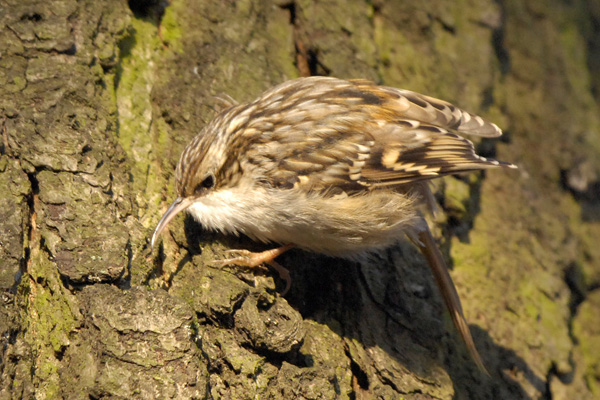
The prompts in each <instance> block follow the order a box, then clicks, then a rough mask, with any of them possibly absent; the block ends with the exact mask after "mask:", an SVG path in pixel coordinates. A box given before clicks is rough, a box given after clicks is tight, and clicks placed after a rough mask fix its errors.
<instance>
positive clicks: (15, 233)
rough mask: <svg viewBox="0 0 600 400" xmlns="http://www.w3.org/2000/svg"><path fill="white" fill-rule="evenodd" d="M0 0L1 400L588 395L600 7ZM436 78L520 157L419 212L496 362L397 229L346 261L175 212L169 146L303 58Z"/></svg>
mask: <svg viewBox="0 0 600 400" xmlns="http://www.w3.org/2000/svg"><path fill="white" fill-rule="evenodd" d="M163 3H164V2H159V1H146V2H144V1H133V0H131V1H130V2H129V4H127V3H126V2H124V1H117V0H110V1H108V0H107V1H91V0H87V1H85V0H84V1H74V0H57V1H52V2H48V1H35V0H29V1H28V0H25V1H20V2H16V1H11V0H0V22H1V23H0V136H1V139H2V140H1V141H0V188H3V189H4V190H3V191H2V193H0V220H1V221H2V222H1V224H2V228H1V229H0V291H1V294H2V296H1V301H2V303H3V307H1V308H0V345H1V346H0V400H4V399H34V398H35V399H54V398H65V399H77V398H94V399H97V398H98V399H99V398H124V399H130V398H144V399H162V398H177V399H187V398H198V399H205V398H206V399H220V398H223V399H250V398H270V399H333V398H340V399H371V398H372V399H393V398H398V399H400V398H403V399H451V398H458V399H491V398H495V399H529V398H548V399H550V398H552V399H592V398H598V397H599V396H600V378H599V377H600V352H599V351H598V348H600V331H599V330H598V318H597V316H598V315H600V293H599V290H598V287H600V246H598V239H597V238H598V237H600V223H599V221H600V190H599V188H600V117H599V113H598V110H599V108H598V106H599V103H600V94H599V93H600V36H599V35H600V28H599V27H600V3H599V2H598V1H595V0H587V1H586V0H574V1H571V2H568V4H567V3H566V2H564V1H559V0H546V1H539V0H527V1H521V0H497V1H494V0H469V1H466V2H447V1H434V0H431V1H428V2H422V3H419V2H413V1H393V0H387V1H385V0H374V1H358V0H356V1H352V2H346V1H340V0H328V1H309V0H297V1H283V0H280V1H259V0H243V1H185V0H173V1H172V2H171V3H170V4H163ZM308 74H326V75H331V76H337V77H342V78H366V79H370V80H374V81H376V82H378V83H382V84H386V85H388V86H395V87H402V88H406V89H411V90H415V91H419V92H422V93H426V94H428V95H431V96H435V97H439V98H443V99H446V100H449V101H452V102H454V103H455V104H457V105H459V106H461V107H463V108H465V109H467V110H470V111H473V112H477V113H480V115H482V116H485V117H486V118H487V119H489V120H492V121H495V122H497V123H498V124H499V125H500V126H501V127H502V128H503V129H504V130H505V140H503V141H501V142H500V143H492V142H488V141H483V142H481V143H478V144H477V146H478V148H479V149H480V152H481V153H483V154H484V155H491V156H495V157H497V158H498V159H501V160H506V161H510V162H513V163H515V164H517V165H518V166H519V170H517V171H506V170H495V171H490V172H488V173H486V174H485V175H484V174H471V175H468V176H466V177H460V178H457V177H448V178H445V179H443V180H440V181H439V182H438V183H437V184H436V197H437V199H438V201H439V202H440V204H441V213H440V217H439V218H437V219H436V221H431V222H432V225H433V226H435V227H436V233H437V236H438V239H439V241H440V244H441V245H442V247H443V249H444V251H445V253H446V256H447V258H448V261H449V263H450V265H451V267H452V271H451V273H452V276H453V278H454V280H455V283H456V286H457V289H458V292H459V294H460V296H461V298H462V301H463V306H464V308H465V314H466V316H467V319H468V321H469V323H470V324H471V325H470V327H471V330H472V332H473V335H474V338H475V342H476V345H477V347H478V348H479V350H480V352H481V354H482V357H483V359H484V362H485V364H486V366H487V368H488V370H489V371H490V374H491V376H490V377H487V376H485V375H483V374H482V373H481V372H480V371H478V370H477V368H476V367H475V365H474V363H473V362H472V361H471V360H470V359H469V356H468V354H467V352H466V350H465V349H464V346H463V344H462V343H461V342H460V340H459V339H458V336H457V335H456V333H455V331H454V329H453V327H452V325H451V323H450V318H449V316H447V315H446V313H445V310H444V307H443V304H442V302H441V298H440V295H439V294H438V292H437V290H436V288H435V284H434V281H433V278H432V276H431V274H430V273H429V270H428V267H427V265H426V263H425V260H424V259H422V257H421V256H420V255H419V254H418V251H417V250H416V249H415V248H414V247H413V246H411V245H410V244H407V243H400V244H399V245H398V246H397V247H396V248H393V249H391V250H389V251H388V252H387V253H386V254H385V255H382V256H381V257H379V258H377V259H374V260H371V261H369V262H365V263H363V264H356V263H349V262H344V261H340V260H336V259H330V258H326V257H322V256H319V255H315V254H309V253H305V252H302V251H290V252H289V253H288V254H286V255H284V256H282V257H281V258H280V260H279V261H280V262H281V264H283V265H285V267H287V268H288V269H289V270H290V272H291V275H292V279H293V281H292V288H291V291H290V292H289V293H288V294H287V295H285V296H281V294H280V293H281V289H282V287H283V286H282V282H281V281H280V279H279V278H278V277H277V275H276V274H273V273H272V272H271V271H264V272H263V271H247V270H242V269H238V268H220V267H219V268H215V267H211V266H210V265H209V261H210V260H213V259H218V258H222V257H223V251H224V250H225V249H227V248H248V249H266V248H269V246H263V245H259V244H256V243H253V242H251V241H250V240H248V239H246V238H235V237H233V238H232V237H224V236H221V235H217V234H213V233H210V232H206V231H204V230H202V228H201V226H199V225H198V224H197V223H195V222H194V221H192V220H190V219H189V218H183V217H178V218H177V219H176V220H175V221H173V222H172V223H171V224H170V226H169V229H168V230H167V231H166V232H165V233H164V234H163V237H162V244H161V245H160V246H158V247H157V248H156V249H154V251H153V250H152V249H151V248H150V245H149V237H150V236H151V234H152V230H153V228H154V226H155V225H156V223H157V222H158V220H159V218H160V216H161V214H162V212H164V211H165V209H166V207H167V206H168V204H169V203H170V202H171V201H172V200H173V199H174V198H175V193H174V170H175V166H176V163H177V160H178V158H179V154H180V153H181V151H182V150H183V148H184V147H185V145H186V144H187V143H188V142H189V141H190V140H191V139H192V138H193V137H194V136H195V135H196V134H198V133H199V132H200V130H201V128H202V127H203V126H204V125H205V123H206V122H207V121H209V120H210V119H211V118H212V117H213V116H214V115H215V109H218V108H219V101H218V100H217V99H216V97H219V96H223V95H230V96H232V97H233V98H234V99H236V100H238V101H247V100H251V99H253V98H255V97H256V96H257V95H259V94H260V93H261V92H262V90H264V89H266V88H268V87H270V86H272V85H274V84H277V83H279V82H282V81H284V80H286V79H291V78H294V77H297V76H301V75H308Z"/></svg>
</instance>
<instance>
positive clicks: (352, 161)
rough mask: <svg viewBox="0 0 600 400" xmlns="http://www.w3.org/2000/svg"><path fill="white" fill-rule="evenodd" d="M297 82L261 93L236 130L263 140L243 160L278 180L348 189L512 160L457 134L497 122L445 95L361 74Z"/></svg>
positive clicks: (488, 132)
mask: <svg viewBox="0 0 600 400" xmlns="http://www.w3.org/2000/svg"><path fill="white" fill-rule="evenodd" d="M292 82H295V83H292V84H290V83H289V82H286V83H285V84H283V85H282V87H280V88H274V89H273V90H272V91H271V92H267V93H265V95H263V97H262V98H260V99H258V100H257V103H260V104H262V107H255V110H254V111H253V112H254V114H255V115H253V116H250V118H248V121H250V122H249V126H246V127H244V129H240V132H241V133H240V135H239V136H245V140H248V139H250V140H251V141H253V142H258V144H260V145H258V146H256V145H253V146H251V147H248V149H247V150H248V159H249V160H250V164H251V165H248V166H246V167H254V168H256V167H257V166H260V168H262V170H261V171H259V172H260V173H261V174H262V175H263V176H264V177H265V179H266V180H269V181H270V182H271V183H272V184H273V185H275V186H280V187H290V188H291V187H301V188H303V189H305V190H307V191H310V190H320V191H331V189H332V188H338V189H342V190H344V191H348V192H351V191H360V190H367V189H368V188H370V187H372V188H375V187H381V186H394V185H402V184H406V183H410V182H415V181H420V180H424V179H433V178H435V177H439V176H443V175H447V174H454V173H459V172H467V171H473V170H479V169H486V168H495V167H500V166H507V167H514V166H513V165H512V164H509V163H503V162H499V161H496V160H488V159H486V158H484V157H480V156H478V155H477V154H476V153H475V149H474V146H473V144H472V143H471V142H470V141H469V140H467V139H464V138H462V137H461V136H459V135H458V134H457V133H465V134H470V135H476V136H482V137H496V136H499V135H501V133H502V132H501V130H500V129H499V128H498V127H497V126H496V125H495V124H492V123H490V122H487V121H485V120H484V119H482V118H481V117H479V116H476V115H474V114H471V113H469V112H467V111H464V110H461V109H459V108H458V107H456V106H454V105H452V104H450V103H447V102H445V101H442V100H438V99H434V98H431V97H428V96H424V95H421V94H418V93H415V92H411V91H408V90H402V89H394V88H389V87H382V86H377V85H375V84H373V83H371V82H367V81H363V80H360V81H344V80H340V79H335V78H326V77H313V78H305V79H299V80H296V81H292ZM282 91H283V93H282ZM272 92H276V93H277V96H275V95H274V94H273V93H272ZM271 103H273V104H271ZM251 107H252V105H251ZM254 121H256V122H254ZM254 123H256V124H262V125H265V126H269V127H270V128H271V129H270V130H268V131H267V132H265V131H264V130H260V129H256V128H254V127H253V126H252V124H254ZM274 141H275V142H276V143H277V145H276V146H273V145H272V143H273V142H274ZM261 160H262V162H261Z"/></svg>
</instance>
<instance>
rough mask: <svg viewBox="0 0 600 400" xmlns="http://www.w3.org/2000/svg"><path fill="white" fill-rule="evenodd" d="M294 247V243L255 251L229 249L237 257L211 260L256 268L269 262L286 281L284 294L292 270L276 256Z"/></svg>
mask: <svg viewBox="0 0 600 400" xmlns="http://www.w3.org/2000/svg"><path fill="white" fill-rule="evenodd" d="M292 247H294V245H293V244H286V245H285V246H281V247H277V248H275V249H270V250H265V251H261V252H259V253H255V252H252V251H249V250H243V249H242V250H228V251H227V253H230V254H236V255H237V257H232V258H227V259H225V260H215V261H212V262H211V265H215V266H225V265H237V266H240V267H249V268H256V267H259V266H260V265H262V264H264V263H266V264H269V265H270V266H271V267H272V268H273V269H274V270H275V271H277V272H278V273H279V277H280V278H281V279H282V280H283V281H285V289H284V290H283V292H282V295H285V294H286V293H287V292H288V290H290V286H291V284H292V278H291V276H290V272H289V271H288V270H287V269H286V268H284V267H282V266H281V265H280V264H278V263H277V262H275V258H277V257H279V256H280V255H282V254H283V253H285V252H286V251H288V250H289V249H291V248H292Z"/></svg>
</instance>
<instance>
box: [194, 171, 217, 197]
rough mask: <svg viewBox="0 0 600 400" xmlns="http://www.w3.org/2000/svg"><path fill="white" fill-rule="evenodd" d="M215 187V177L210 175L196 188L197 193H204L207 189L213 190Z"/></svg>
mask: <svg viewBox="0 0 600 400" xmlns="http://www.w3.org/2000/svg"><path fill="white" fill-rule="evenodd" d="M214 186H215V176H214V175H213V174H210V175H208V176H207V177H206V178H204V180H203V181H202V182H200V184H198V186H196V192H197V193H199V192H203V191H205V190H207V189H211V188H213V187H214Z"/></svg>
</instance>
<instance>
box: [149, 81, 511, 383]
mask: <svg viewBox="0 0 600 400" xmlns="http://www.w3.org/2000/svg"><path fill="white" fill-rule="evenodd" d="M459 134H467V135H473V136H480V137H488V138H493V137H498V136H500V135H501V134H502V131H501V130H500V129H499V128H498V126H496V125H495V124H493V123H491V122H488V121H485V120H484V119H482V118H481V117H479V116H477V115H474V114H471V113H469V112H467V111H464V110H462V109H460V108H458V107H456V106H454V105H452V104H450V103H447V102H445V101H442V100H438V99H434V98H432V97H428V96H425V95H422V94H419V93H415V92H411V91H408V90H403V89H396V88H391V87H385V86H378V85H376V84H374V83H372V82H369V81H365V80H342V79H336V78H331V77H309V78H299V79H294V80H290V81H287V82H284V83H282V84H280V85H278V86H275V87H274V88H272V89H270V90H268V91H266V92H264V93H263V94H262V95H261V96H260V97H258V98H257V99H256V100H254V101H252V102H249V103H246V104H231V105H229V107H228V108H226V109H225V110H223V111H222V112H221V113H220V114H219V115H217V116H216V117H215V118H214V119H213V120H212V121H211V122H210V123H208V124H207V125H206V126H205V128H204V129H203V130H202V132H200V134H198V135H197V136H196V137H195V138H194V139H193V140H192V141H191V142H190V143H189V144H188V146H187V147H186V148H185V150H184V151H183V154H182V155H181V158H180V160H179V163H178V165H177V170H176V172H175V179H176V186H177V188H176V190H177V195H178V197H177V198H176V199H175V201H174V202H173V203H172V204H171V206H170V207H169V208H168V209H167V211H166V212H165V213H164V215H163V216H162V218H161V220H160V222H159V223H158V225H157V227H156V230H155V231H154V235H153V236H152V246H154V244H155V242H156V240H157V238H158V236H159V235H160V233H161V232H162V231H163V230H164V229H165V227H166V226H167V224H168V223H169V221H171V220H172V219H173V217H174V216H175V215H176V214H178V213H179V212H181V211H184V210H185V211H187V212H188V213H189V214H191V215H192V216H193V217H194V218H195V219H196V220H197V221H198V222H200V224H202V225H203V226H204V227H206V228H208V229H212V230H216V231H220V232H222V233H228V234H240V233H241V234H244V235H247V236H249V237H250V238H252V239H254V240H257V241H261V242H269V243H270V242H274V243H278V244H279V245H281V247H278V248H275V249H271V250H267V251H264V252H260V253H252V252H249V251H247V250H235V251H233V252H234V255H233V256H232V258H229V259H227V260H221V261H218V263H220V264H222V265H225V264H233V265H243V266H250V267H254V266H258V265H261V264H263V263H268V264H270V265H272V266H273V267H274V268H276V269H277V270H278V271H279V272H280V274H281V276H282V278H283V279H284V280H285V281H286V288H285V291H287V290H288V289H289V286H290V277H289V273H288V272H287V270H286V269H285V268H283V267H281V266H280V265H279V264H277V263H276V262H275V261H274V259H275V258H276V257H277V256H279V255H281V254H282V253H283V252H285V251H286V250H288V249H290V248H292V247H298V248H301V249H304V250H308V251H313V252H316V253H322V254H326V255H329V256H334V257H341V258H346V259H353V260H360V259H361V258H362V257H365V255H368V254H370V253H371V254H372V253H376V252H380V251H382V250H384V249H386V248H388V247H390V246H392V245H394V244H395V243H397V242H398V240H400V239H402V238H403V237H404V236H406V237H408V238H409V239H410V240H411V241H412V242H413V243H414V244H415V245H416V246H417V247H418V248H419V250H420V251H421V252H422V253H423V254H424V256H425V257H426V259H427V261H428V263H429V266H430V267H431V271H432V273H433V276H434V278H435V281H436V283H437V286H438V288H439V290H440V292H441V294H442V298H443V299H444V302H445V304H446V306H447V308H448V311H449V312H450V315H451V317H452V320H453V322H454V325H455V326H456V329H457V330H458V332H459V333H460V335H461V338H462V339H463V341H464V342H465V344H466V347H467V349H468V351H469V353H470V355H471V357H472V358H473V360H474V362H475V363H476V364H477V366H478V367H479V368H480V369H481V370H482V371H484V372H486V373H487V371H486V369H485V367H484V364H483V362H482V360H481V357H480V355H479V353H478V351H477V348H476V347H475V343H474V341H473V338H472V336H471V332H470V330H469V327H468V325H467V321H466V319H465V317H464V315H463V310H462V306H461V303H460V299H459V297H458V293H457V291H456V288H455V287H454V283H453V282H452V279H451V276H450V274H449V272H448V269H447V267H446V263H445V261H444V258H443V256H442V254H441V252H440V250H439V249H438V247H437V245H436V244H435V241H434V239H433V237H432V235H431V232H430V230H429V227H428V225H427V222H426V221H425V219H424V218H423V216H422V214H421V213H420V212H419V210H418V208H419V207H418V206H419V205H420V204H426V205H427V204H429V205H430V206H433V204H434V200H433V196H432V194H431V191H430V189H429V185H428V181H429V180H430V179H433V178H437V177H440V176H444V175H449V174H455V173H460V172H468V171H474V170H481V169H488V168H497V167H508V168H515V166H514V165H513V164H510V163H506V162H502V161H496V160H490V159H486V158H484V157H481V156H479V155H477V154H476V153H475V148H474V146H473V144H472V143H471V142H470V141H469V140H467V139H464V138H463V137H461V136H459ZM285 291H284V293H285Z"/></svg>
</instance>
